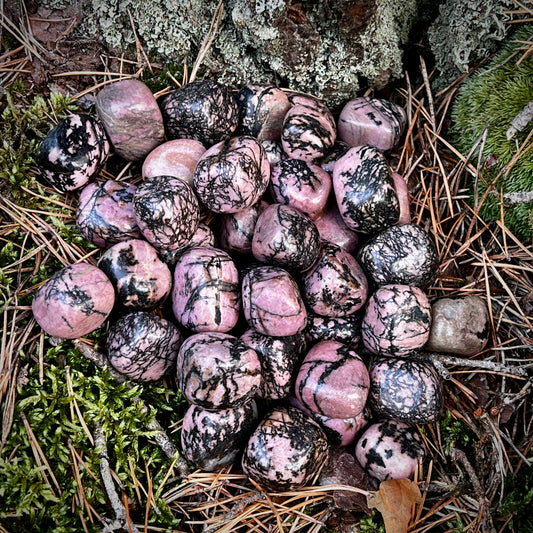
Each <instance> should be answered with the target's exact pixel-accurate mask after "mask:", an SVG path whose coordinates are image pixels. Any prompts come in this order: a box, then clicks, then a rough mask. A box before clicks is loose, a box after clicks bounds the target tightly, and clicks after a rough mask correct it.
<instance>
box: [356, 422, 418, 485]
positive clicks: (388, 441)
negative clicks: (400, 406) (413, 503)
mask: <svg viewBox="0 0 533 533" xmlns="http://www.w3.org/2000/svg"><path fill="white" fill-rule="evenodd" d="M425 454H426V450H425V447H424V444H423V443H422V439H421V438H420V436H419V434H418V433H417V432H416V431H415V430H413V429H411V427H410V426H409V425H408V424H406V423H405V422H401V421H399V420H384V421H381V422H377V423H375V424H372V425H371V426H369V427H368V428H367V429H366V430H365V431H364V433H363V434H362V435H361V437H360V438H359V440H358V441H357V443H356V445H355V456H356V458H357V460H358V461H359V463H360V465H361V466H362V467H363V468H364V469H365V470H366V471H367V472H368V473H369V474H370V475H371V476H372V477H374V478H375V479H376V480H377V481H379V482H380V481H385V480H387V479H408V478H411V477H412V476H413V474H414V472H415V469H416V467H417V465H418V464H419V463H420V462H422V460H423V459H424V456H425Z"/></svg>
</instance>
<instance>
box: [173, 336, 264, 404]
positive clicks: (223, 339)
mask: <svg viewBox="0 0 533 533" xmlns="http://www.w3.org/2000/svg"><path fill="white" fill-rule="evenodd" d="M176 368H177V383H178V386H179V388H180V390H181V392H182V394H183V396H184V398H185V399H186V400H187V401H188V402H189V403H192V404H194V405H199V406H201V407H204V408H205V409H209V410H213V411H216V410H219V409H228V408H234V407H237V406H239V405H242V404H244V403H245V402H247V401H248V400H250V399H251V398H253V396H254V394H255V392H256V391H257V389H258V387H259V384H260V382H261V364H260V363H259V359H258V357H257V354H256V353H255V351H254V350H252V348H249V347H248V346H247V345H246V344H245V343H244V342H242V341H241V340H240V339H237V338H236V337H234V336H232V335H229V334H227V333H218V332H213V331H211V332H206V333H196V334H195V335H191V336H190V337H188V338H187V339H186V340H185V341H184V343H183V344H182V346H181V348H180V351H179V354H178V361H177V365H176Z"/></svg>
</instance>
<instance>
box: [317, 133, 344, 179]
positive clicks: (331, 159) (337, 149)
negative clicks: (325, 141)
mask: <svg viewBox="0 0 533 533" xmlns="http://www.w3.org/2000/svg"><path fill="white" fill-rule="evenodd" d="M350 148H351V146H350V145H349V144H346V143H345V142H342V141H339V140H338V139H337V140H336V141H335V143H334V144H333V148H332V149H331V150H330V151H329V153H328V155H327V156H326V157H324V158H322V159H321V160H320V163H319V164H320V167H321V168H322V170H325V171H326V172H327V173H328V174H329V175H331V174H333V169H334V168H335V164H336V163H337V161H338V160H339V159H340V158H341V157H342V156H343V155H345V154H346V152H347V151H348V150H349V149H350Z"/></svg>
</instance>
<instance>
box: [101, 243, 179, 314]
mask: <svg viewBox="0 0 533 533" xmlns="http://www.w3.org/2000/svg"><path fill="white" fill-rule="evenodd" d="M98 268H100V269H101V270H102V271H103V272H104V273H105V274H106V275H107V277H108V278H109V279H110V281H111V283H113V286H114V287H115V290H116V293H117V303H118V304H119V305H121V306H122V307H124V308H125V309H128V310H129V311H140V310H150V309H155V308H156V307H158V306H159V305H160V304H162V303H163V302H164V301H165V299H166V298H167V296H168V295H169V294H170V290H171V288H172V275H171V273H170V270H169V268H168V266H167V265H166V264H165V263H163V261H161V259H159V257H158V255H157V251H156V249H155V248H154V247H153V246H151V245H150V244H149V243H147V242H146V241H142V240H139V239H130V240H128V241H123V242H120V243H118V244H115V245H114V246H112V247H111V248H109V250H107V251H106V252H105V253H104V254H103V255H102V257H101V258H100V259H99V261H98Z"/></svg>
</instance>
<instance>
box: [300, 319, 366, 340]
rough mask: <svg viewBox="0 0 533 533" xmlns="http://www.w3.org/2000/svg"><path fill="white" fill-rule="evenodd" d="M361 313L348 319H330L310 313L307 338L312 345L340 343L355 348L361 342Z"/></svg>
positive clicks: (306, 331)
mask: <svg viewBox="0 0 533 533" xmlns="http://www.w3.org/2000/svg"><path fill="white" fill-rule="evenodd" d="M361 320H362V317H361V316H359V313H357V314H352V315H348V316H346V317H328V316H320V315H315V314H314V313H308V317H307V326H306V328H305V338H306V339H307V340H308V342H309V343H310V344H314V343H316V342H319V341H339V342H342V343H343V344H347V345H351V346H355V345H357V344H358V342H359V341H360V340H361Z"/></svg>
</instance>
